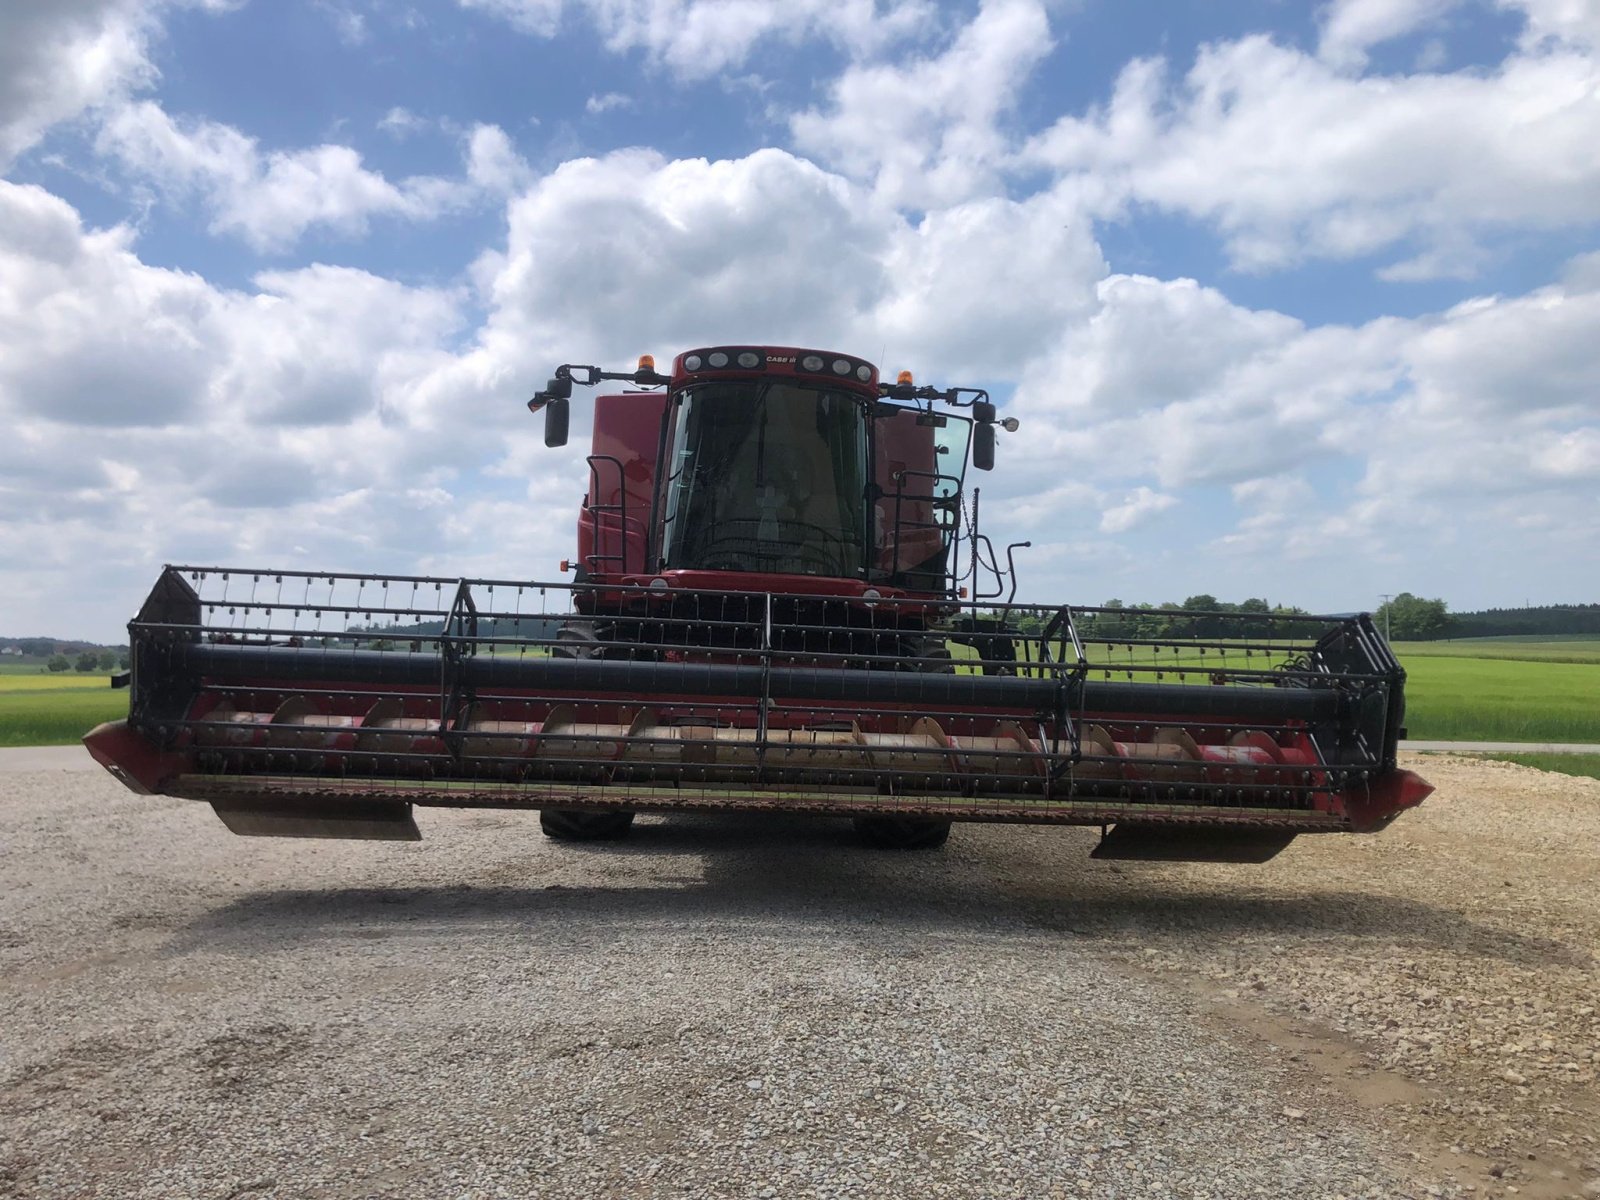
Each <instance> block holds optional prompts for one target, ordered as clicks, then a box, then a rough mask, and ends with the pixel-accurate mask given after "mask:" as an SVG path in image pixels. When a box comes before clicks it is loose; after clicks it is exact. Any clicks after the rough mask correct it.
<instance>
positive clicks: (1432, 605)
mask: <svg viewBox="0 0 1600 1200" xmlns="http://www.w3.org/2000/svg"><path fill="white" fill-rule="evenodd" d="M1373 620H1374V623H1375V624H1376V625H1377V626H1378V628H1379V629H1384V630H1387V631H1388V635H1389V637H1390V639H1391V640H1393V641H1396V642H1431V641H1435V640H1437V639H1439V638H1442V637H1448V636H1449V635H1450V630H1451V621H1450V613H1449V609H1448V606H1447V605H1446V604H1445V602H1444V601H1443V600H1426V599H1423V598H1422V597H1421V596H1413V595H1412V594H1411V593H1410V592H1401V593H1400V594H1399V595H1398V596H1396V597H1394V598H1393V599H1392V600H1389V601H1386V602H1385V603H1384V604H1382V605H1380V606H1379V607H1378V611H1377V613H1376V614H1375V615H1374V618H1373Z"/></svg>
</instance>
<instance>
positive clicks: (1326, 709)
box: [141, 642, 1340, 722]
mask: <svg viewBox="0 0 1600 1200" xmlns="http://www.w3.org/2000/svg"><path fill="white" fill-rule="evenodd" d="M150 649H151V650H152V651H154V653H153V654H151V655H149V656H148V658H147V659H144V660H141V665H142V666H146V669H149V668H157V669H158V670H159V671H161V672H163V673H170V674H169V677H168V678H167V679H163V680H160V681H154V680H152V681H149V682H152V683H157V684H158V686H160V685H165V684H168V683H172V682H176V680H177V679H178V678H188V679H193V680H199V679H200V678H201V677H207V678H209V679H210V681H211V684H212V686H214V687H220V688H226V687H228V686H247V685H249V684H259V683H264V682H267V681H289V680H293V681H307V682H309V681H317V682H322V683H329V684H338V683H347V684H365V685H381V684H393V685H414V686H429V685H431V686H438V684H439V683H440V681H441V679H443V678H444V676H445V674H446V672H447V671H448V672H449V673H450V676H451V679H452V681H453V682H456V683H459V684H460V685H462V686H467V687H471V688H474V689H482V690H493V689H497V688H500V689H523V690H532V691H539V692H541V693H543V692H555V693H569V694H578V695H583V694H591V695H595V696H596V697H597V698H607V699H613V698H617V697H626V698H630V699H639V700H649V699H652V698H655V697H661V696H716V697H727V698H730V699H758V698H760V697H761V696H762V695H763V674H764V672H763V668H762V667H761V666H759V665H749V666H745V665H738V664H732V663H706V662H631V661H612V660H607V659H572V658H546V657H533V656H527V657H522V656H519V657H515V658H513V657H509V656H508V657H497V656H494V655H470V656H467V657H464V658H462V659H460V660H459V661H457V662H455V663H452V664H449V665H448V666H447V665H446V663H445V661H444V659H443V658H442V657H441V656H439V655H437V654H430V653H405V652H390V651H381V650H348V649H339V648H322V647H295V646H251V645H230V644H226V643H222V644H216V643H211V644H208V643H204V642H175V643H170V644H167V645H165V646H161V645H156V646H152V647H150ZM158 662H159V664H160V665H159V667H157V664H158ZM765 677H766V679H765V682H766V686H767V688H768V689H769V690H768V691H767V693H766V694H769V695H771V696H772V697H774V698H775V699H781V700H790V701H794V700H813V701H816V700H825V701H842V702H846V703H860V704H879V703H885V704H907V705H919V704H926V705H936V706H938V707H940V708H944V709H955V710H979V709H1000V710H1005V711H1011V712H1024V713H1040V712H1054V711H1055V710H1056V708H1057V705H1058V702H1059V701H1060V700H1061V699H1062V697H1061V688H1062V686H1063V685H1062V683H1061V682H1059V681H1057V680H1055V679H1038V678H1027V677H1015V676H1005V675H962V674H955V673H952V674H938V673H926V674H924V673H919V672H914V671H864V670H850V669H830V668H805V667H773V668H771V670H770V671H767V672H765ZM1066 686H1067V688H1068V694H1067V697H1066V702H1067V705H1068V708H1069V711H1082V712H1086V713H1090V714H1093V713H1121V714H1130V715H1136V716H1146V715H1149V716H1156V715H1161V716H1165V715H1171V716H1174V717H1177V716H1193V717H1223V718H1231V719H1237V720H1240V721H1252V720H1259V721H1268V722H1278V721H1287V720H1302V721H1323V720H1329V719H1333V718H1336V717H1337V716H1338V715H1339V712H1340V695H1339V693H1338V692H1337V691H1335V690H1333V689H1331V688H1325V687H1315V688H1312V687H1292V686H1291V687H1262V688H1254V687H1226V686H1220V685H1210V684H1206V685H1201V684H1167V683H1131V682H1130V683H1124V682H1116V681H1110V680H1087V681H1084V682H1083V683H1082V684H1081V685H1079V684H1078V683H1077V682H1076V681H1075V680H1071V679H1068V680H1067V681H1066ZM1080 686H1081V693H1080V692H1079V691H1078V688H1079V687H1080Z"/></svg>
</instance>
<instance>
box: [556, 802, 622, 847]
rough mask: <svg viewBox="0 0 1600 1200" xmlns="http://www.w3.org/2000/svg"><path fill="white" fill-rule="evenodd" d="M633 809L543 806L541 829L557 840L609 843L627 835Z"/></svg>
mask: <svg viewBox="0 0 1600 1200" xmlns="http://www.w3.org/2000/svg"><path fill="white" fill-rule="evenodd" d="M632 825H633V814H632V813H631V812H590V811H588V810H587V809H581V808H541V809H540V810H539V828H540V829H542V830H544V835H545V837H547V838H550V839H551V840H552V841H557V842H605V841H614V840H615V839H617V838H620V837H622V836H623V835H625V834H626V833H627V832H628V830H629V828H630V827H631V826H632Z"/></svg>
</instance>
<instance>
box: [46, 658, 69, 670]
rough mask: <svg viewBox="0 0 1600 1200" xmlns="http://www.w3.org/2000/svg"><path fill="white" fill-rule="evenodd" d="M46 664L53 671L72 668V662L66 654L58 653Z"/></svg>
mask: <svg viewBox="0 0 1600 1200" xmlns="http://www.w3.org/2000/svg"><path fill="white" fill-rule="evenodd" d="M45 665H46V666H48V667H49V668H50V669H51V670H52V671H70V670H72V663H71V661H70V660H69V659H68V658H67V656H66V655H65V654H57V655H55V656H53V657H52V658H51V659H50V661H49V662H48V663H46V664H45Z"/></svg>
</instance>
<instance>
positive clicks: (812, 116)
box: [0, 0, 1600, 640]
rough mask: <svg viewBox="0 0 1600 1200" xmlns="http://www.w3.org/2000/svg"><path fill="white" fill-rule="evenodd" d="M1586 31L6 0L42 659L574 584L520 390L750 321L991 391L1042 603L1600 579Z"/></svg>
mask: <svg viewBox="0 0 1600 1200" xmlns="http://www.w3.org/2000/svg"><path fill="white" fill-rule="evenodd" d="M1597 55H1600V3H1595V2H1594V0H1330V2H1329V3H1326V4H1323V5H1320V6H1317V5H1291V4H1284V3H1281V2H1277V0H1241V2H1239V3H1234V4H1228V5H1216V4H1209V3H1199V2H1190V0H1184V2H1177V3H1156V2H1155V0H1130V2H1124V3H1113V2H1111V0H1053V2H1052V0H989V2H987V3H962V4H943V5H941V4H935V3H932V2H931V0H846V2H844V3H838V2H832V3H824V2H822V0H788V2H787V3H784V4H774V5H767V4H761V3H757V2H756V0H740V2H737V3H736V2H734V0H604V2H602V0H458V2H456V3H446V2H443V0H441V2H438V3H432V4H407V3H397V2H390V0H279V2H277V3H272V4H268V3H265V2H264V0H240V2H234V0H51V2H48V3H46V2H43V0H17V2H14V3H12V4H8V5H7V6H6V7H5V10H4V11H3V12H0V173H3V177H0V314H4V320H0V416H3V417H4V419H5V422H6V427H7V429H8V430H10V431H11V437H9V438H8V439H6V440H5V441H4V442H0V564H3V567H4V570H5V574H6V579H7V587H6V595H5V596H4V597H3V598H0V633H6V634H10V635H13V636H20V635H27V634H54V635H59V636H88V637H96V638H101V639H105V640H111V639H114V638H116V637H117V636H118V634H119V631H120V628H121V626H122V624H123V623H124V622H125V621H126V619H127V617H128V616H129V615H131V613H132V611H133V609H134V608H135V606H136V605H137V602H138V600H139V599H140V598H141V596H142V594H143V592H144V590H145V589H146V588H147V587H148V584H149V582H150V580H151V579H153V577H154V573H155V569H156V568H157V567H158V566H159V564H160V563H162V562H166V561H176V562H195V563H217V564H224V565H227V564H233V565H240V566H246V567H253V566H260V567H306V568H312V569H317V568H323V569H352V570H360V569H368V568H370V569H376V570H389V571H395V572H401V571H416V572H433V573H438V574H444V575H451V576H454V575H461V574H472V573H484V574H492V575H495V576H500V577H541V576H549V575H551V574H553V573H554V570H555V566H556V564H557V562H558V561H559V560H560V559H562V558H564V557H566V556H567V555H568V554H569V553H570V550H571V544H572V537H573V533H572V530H573V525H574V522H575V518H576V511H575V510H576V498H577V495H578V493H579V491H580V490H581V488H582V484H583V479H584V467H583V463H582V448H581V446H580V445H578V444H576V443H577V442H581V440H582V439H581V438H579V439H575V444H574V445H573V446H572V447H570V448H569V449H568V450H567V451H566V452H562V453H554V452H549V451H546V450H545V449H544V447H543V446H542V444H541V443H540V438H539V433H538V429H537V428H536V427H535V423H534V422H531V421H530V420H529V419H528V417H527V414H526V412H525V410H524V409H523V407H522V402H523V401H524V400H525V399H526V397H527V395H528V394H530V393H531V391H532V390H534V389H535V388H537V387H538V386H539V384H540V382H541V381H542V380H543V378H544V377H545V375H547V374H548V372H549V370H550V368H551V367H552V366H554V365H555V364H556V363H559V362H563V361H575V362H597V361H604V362H611V363H616V364H619V365H626V364H630V363H631V362H632V359H633V357H634V356H635V355H636V354H638V353H640V352H641V351H650V352H653V353H655V354H656V355H658V356H659V357H666V356H670V355H671V354H673V353H674V352H676V351H678V350H681V349H683V348H686V347H688V346H691V345H703V344H707V343H713V342H717V341H744V342H763V341H765V342H771V343H787V344H810V345H819V346H825V347H831V348H837V349H841V350H846V351H850V352H854V353H858V354H861V355H864V356H867V357H869V358H874V359H880V360H881V362H880V365H881V366H882V367H883V368H884V369H885V370H886V371H892V370H896V369H899V368H900V367H902V366H908V367H912V368H914V369H915V370H916V371H917V373H918V376H919V378H920V379H923V380H927V381H931V382H944V383H958V384H979V385H984V386H988V387H991V388H992V389H993V391H994V392H995V394H996V396H997V398H999V399H1000V400H1001V401H1002V403H1003V405H1004V406H1005V408H1006V410H1007V411H1008V412H1009V413H1011V414H1013V415H1016V416H1017V417H1018V418H1019V419H1020V420H1021V421H1022V432H1020V433H1018V434H1016V435H1013V436H1011V437H1008V438H1005V439H1004V440H1003V441H1002V446H1001V468H1000V470H998V471H997V472H995V474H994V475H993V476H992V477H989V478H986V479H984V480H983V484H984V488H985V511H986V513H987V514H988V522H987V524H988V526H989V529H990V532H991V533H993V534H994V535H996V536H997V537H998V538H1000V539H1002V540H1003V541H1010V540H1013V539H1021V538H1029V539H1031V540H1032V541H1033V543H1034V550H1033V551H1032V552H1031V553H1030V555H1029V558H1028V560H1027V566H1026V577H1025V582H1024V585H1023V588H1022V595H1023V596H1024V598H1028V599H1036V600H1054V601H1072V602H1079V603H1095V602H1099V601H1102V600H1105V599H1108V598H1111V597H1117V598H1120V599H1123V600H1126V601H1130V602H1131V601H1139V600H1149V601H1152V602H1159V601H1162V600H1167V599H1182V598H1183V597H1184V596H1187V595H1191V594H1195V593H1199V592H1209V593H1212V594H1215V595H1218V596H1220V597H1223V598H1226V599H1242V598H1244V597H1245V596H1248V595H1259V596H1265V597H1267V598H1269V599H1271V600H1273V601H1275V602H1276V601H1281V602H1285V603H1295V604H1300V605H1303V606H1306V607H1309V608H1315V609H1323V610H1336V611H1342V610H1349V609H1357V608H1369V607H1372V606H1375V605H1376V604H1377V602H1378V597H1379V596H1380V595H1381V594H1383V593H1392V592H1397V591H1401V590H1410V591H1414V592H1418V593H1420V594H1424V595H1437V596H1443V597H1444V598H1446V599H1447V600H1448V601H1449V602H1450V604H1451V605H1452V607H1454V608H1457V609H1468V608H1476V607H1481V606H1486V605H1515V604H1521V603H1523V602H1524V601H1525V600H1530V599H1531V600H1532V601H1533V602H1535V603H1539V602H1589V601H1594V600H1595V599H1596V598H1597V593H1600V553H1597V551H1600V499H1597V496H1600V487H1597V486H1596V485H1597V483H1600V390H1597V385H1596V381H1597V380H1600V339H1597V338H1596V337H1595V336H1594V331H1595V330H1596V329H1597V328H1600V240H1597V239H1600V226H1597V221H1596V217H1595V214H1596V213H1600V153H1596V151H1595V149H1594V148H1595V147H1596V146H1600V58H1597ZM585 419H586V417H585V414H584V412H583V411H582V410H581V409H580V411H579V412H578V413H576V414H575V423H574V428H575V429H576V430H582V429H583V428H584V427H585V426H584V424H583V422H584V420H585Z"/></svg>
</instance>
